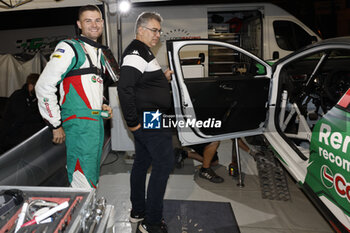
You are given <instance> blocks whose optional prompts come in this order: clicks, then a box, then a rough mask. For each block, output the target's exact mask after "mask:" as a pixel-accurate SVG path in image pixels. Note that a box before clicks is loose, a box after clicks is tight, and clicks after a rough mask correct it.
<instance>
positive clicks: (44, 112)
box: [35, 42, 75, 143]
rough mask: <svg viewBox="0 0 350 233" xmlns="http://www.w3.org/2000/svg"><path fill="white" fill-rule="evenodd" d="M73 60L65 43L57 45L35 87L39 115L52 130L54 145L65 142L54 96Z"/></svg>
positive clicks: (70, 49)
mask: <svg viewBox="0 0 350 233" xmlns="http://www.w3.org/2000/svg"><path fill="white" fill-rule="evenodd" d="M74 59H75V58H74V51H73V50H72V48H71V47H70V46H69V45H68V44H67V43H65V42H61V43H59V44H58V45H57V46H56V49H55V52H53V53H52V54H51V59H50V61H49V62H48V63H47V65H46V67H45V69H44V71H43V72H42V74H41V75H40V78H39V80H38V82H37V83H36V85H35V92H36V96H37V98H38V106H39V111H40V114H41V116H42V117H43V118H44V119H45V120H46V121H47V122H48V123H49V126H50V127H51V128H52V129H53V142H55V143H62V142H64V140H65V134H64V130H63V128H62V127H61V125H62V122H61V111H60V106H59V104H58V99H57V95H56V92H57V85H58V84H59V83H61V81H62V80H63V77H64V75H65V73H66V72H67V71H68V69H69V67H70V66H71V64H72V62H73V60H74ZM74 61H75V60H74Z"/></svg>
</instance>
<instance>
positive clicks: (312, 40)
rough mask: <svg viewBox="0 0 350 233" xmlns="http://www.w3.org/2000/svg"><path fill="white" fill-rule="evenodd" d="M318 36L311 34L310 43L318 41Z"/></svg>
mask: <svg viewBox="0 0 350 233" xmlns="http://www.w3.org/2000/svg"><path fill="white" fill-rule="evenodd" d="M316 42H317V37H316V36H310V44H313V43H316Z"/></svg>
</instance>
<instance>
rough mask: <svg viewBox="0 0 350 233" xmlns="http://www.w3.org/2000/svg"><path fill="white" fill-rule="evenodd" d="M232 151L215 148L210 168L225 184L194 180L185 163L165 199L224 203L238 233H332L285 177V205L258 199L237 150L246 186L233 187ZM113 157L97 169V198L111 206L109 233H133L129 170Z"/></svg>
mask: <svg viewBox="0 0 350 233" xmlns="http://www.w3.org/2000/svg"><path fill="white" fill-rule="evenodd" d="M231 146H232V144H231V141H227V142H226V141H224V142H222V143H221V144H220V147H219V149H218V152H219V158H220V165H218V166H216V167H214V170H216V172H217V174H219V175H220V176H222V177H223V178H224V179H225V182H224V183H221V184H214V183H211V182H209V181H207V180H204V179H202V178H200V177H198V176H197V175H196V173H195V170H196V167H197V165H198V164H199V163H196V162H193V161H192V160H190V159H186V160H185V167H184V168H182V169H175V170H174V172H173V173H172V174H171V175H170V178H169V181H168V186H167V191H166V194H165V199H177V200H198V201H217V202H229V203H231V206H232V209H233V211H234V214H235V217H236V220H237V222H238V225H239V228H240V231H241V232H242V233H258V232H259V233H275V232H276V233H277V232H279V233H325V232H334V231H333V230H332V229H331V227H330V226H329V225H328V223H327V222H326V220H325V219H324V218H323V217H322V216H321V214H320V213H319V212H318V210H317V209H316V208H315V207H314V206H313V205H312V203H311V202H310V201H309V200H308V199H307V198H306V196H305V195H304V193H303V192H302V191H301V190H300V189H299V188H298V187H297V186H296V185H295V183H294V182H293V180H292V179H291V178H290V177H289V176H287V181H288V185H289V192H290V196H291V199H290V200H288V201H277V200H268V199H263V198H262V195H261V190H260V184H259V179H258V176H257V170H256V166H255V167H254V163H255V162H254V160H253V159H252V157H251V156H250V155H248V154H247V153H246V152H244V151H241V157H242V169H243V172H244V173H246V175H245V179H244V184H245V186H244V187H243V188H241V187H238V186H237V180H236V179H233V178H232V177H231V176H229V175H228V171H227V165H228V164H229V162H230V157H231V156H230V155H231V148H232V147H231ZM118 154H119V153H118ZM118 154H115V153H110V154H109V155H108V157H107V159H106V160H105V162H104V163H105V164H106V165H103V166H102V169H101V177H100V183H99V187H98V196H103V197H105V198H106V199H107V203H108V204H112V205H114V207H115V208H114V211H115V213H114V216H113V222H112V224H113V232H121V233H134V232H136V224H131V223H130V222H129V221H128V217H129V212H130V208H131V203H130V200H129V195H130V188H129V177H130V170H131V165H130V164H126V163H125V161H124V159H123V156H122V155H121V154H119V155H118ZM113 161H114V162H113ZM109 163H110V164H109Z"/></svg>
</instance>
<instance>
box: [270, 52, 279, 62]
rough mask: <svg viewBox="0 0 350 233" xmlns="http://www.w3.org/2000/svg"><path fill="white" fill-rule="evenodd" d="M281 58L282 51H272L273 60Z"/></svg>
mask: <svg viewBox="0 0 350 233" xmlns="http://www.w3.org/2000/svg"><path fill="white" fill-rule="evenodd" d="M279 58H280V53H279V52H278V51H274V52H273V53H272V60H277V59H279Z"/></svg>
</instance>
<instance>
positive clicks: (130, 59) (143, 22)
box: [118, 12, 174, 233]
mask: <svg viewBox="0 0 350 233" xmlns="http://www.w3.org/2000/svg"><path fill="white" fill-rule="evenodd" d="M161 22H162V18H161V16H160V15H159V14H157V13H150V12H144V13H142V14H141V15H139V17H138V19H137V21H136V26H135V30H136V39H135V40H133V41H132V42H131V43H130V44H129V46H128V47H127V48H126V49H125V51H124V54H123V58H122V65H121V71H120V79H119V83H118V94H119V99H120V104H121V107H122V111H123V115H124V118H125V120H126V123H127V125H128V127H129V129H130V131H131V132H132V133H133V135H134V138H135V148H136V157H135V160H134V164H133V168H132V171H131V177H130V186H131V203H132V211H131V214H130V221H131V222H139V221H142V220H143V221H142V223H141V224H140V225H139V226H138V232H152V233H158V232H159V233H166V232H167V227H166V224H165V223H164V221H163V220H162V212H163V198H164V193H165V189H166V185H167V181H168V177H169V174H170V172H171V170H172V168H173V165H174V156H173V149H172V134H171V131H167V130H164V129H161V127H160V128H158V127H156V128H157V129H153V130H147V129H145V128H146V127H145V125H144V127H143V129H142V128H141V124H142V122H145V121H146V118H143V115H146V113H148V114H152V116H151V119H150V122H149V123H150V124H151V125H152V124H153V123H154V122H158V123H160V121H159V119H160V118H159V117H160V115H161V113H164V112H167V111H168V110H169V108H170V107H171V96H170V87H169V83H168V81H169V80H170V75H171V73H172V71H170V70H169V69H167V70H166V71H165V73H163V71H162V69H161V67H160V66H159V64H158V62H157V60H156V58H155V56H154V55H153V53H152V51H151V50H150V48H151V47H154V46H155V45H156V44H157V43H158V41H159V38H160V34H161ZM152 122H153V123H152ZM146 126H148V125H146ZM158 126H159V125H158ZM151 165H152V172H151V176H150V180H149V184H148V188H147V200H146V199H145V197H146V193H145V190H146V187H145V186H146V185H145V181H146V174H147V170H148V168H149V167H150V166H151Z"/></svg>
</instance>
